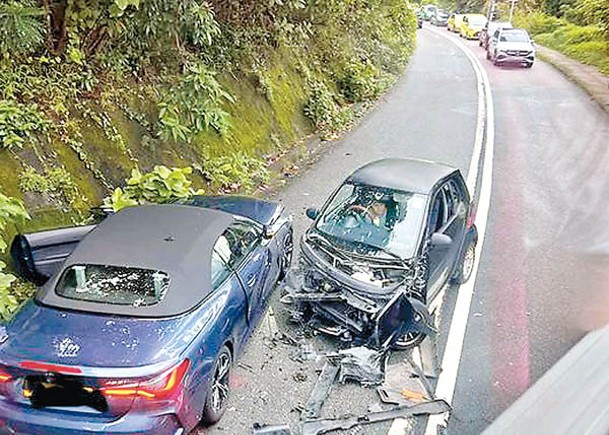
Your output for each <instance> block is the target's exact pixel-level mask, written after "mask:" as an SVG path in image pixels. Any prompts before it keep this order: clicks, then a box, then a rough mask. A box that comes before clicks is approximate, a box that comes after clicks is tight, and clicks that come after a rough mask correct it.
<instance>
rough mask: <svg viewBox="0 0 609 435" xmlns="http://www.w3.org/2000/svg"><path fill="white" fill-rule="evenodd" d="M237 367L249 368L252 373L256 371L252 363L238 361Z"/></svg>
mask: <svg viewBox="0 0 609 435" xmlns="http://www.w3.org/2000/svg"><path fill="white" fill-rule="evenodd" d="M237 367H241V368H242V369H244V370H247V371H248V372H250V373H254V368H253V367H252V366H251V365H249V364H246V363H244V362H238V363H237Z"/></svg>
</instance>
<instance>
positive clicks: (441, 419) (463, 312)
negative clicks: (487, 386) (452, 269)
mask: <svg viewBox="0 0 609 435" xmlns="http://www.w3.org/2000/svg"><path fill="white" fill-rule="evenodd" d="M428 30H429V31H431V32H432V33H435V34H437V35H440V36H442V37H444V38H446V39H447V40H449V41H450V42H452V43H453V44H454V45H455V46H456V47H457V48H459V49H460V50H461V51H462V52H463V53H464V54H465V55H466V57H467V58H468V59H469V61H470V63H471V65H472V67H473V69H474V71H475V72H476V77H477V78H479V80H481V83H480V82H479V85H481V86H482V89H483V94H484V97H485V99H484V101H485V110H486V120H485V121H486V122H485V127H486V130H485V131H486V141H485V142H486V143H485V152H484V161H483V165H482V180H481V183H480V196H479V201H478V210H477V216H476V225H477V227H478V232H479V235H478V245H477V247H476V250H477V251H478V252H477V254H478V255H476V261H475V263H474V269H473V272H472V276H471V278H470V280H469V281H468V282H467V283H465V284H463V285H462V286H461V287H460V288H459V293H458V295H457V302H456V304H455V309H454V312H453V316H452V319H451V324H450V329H449V332H448V338H447V342H446V347H445V349H444V355H443V357H442V365H441V367H442V371H441V373H440V376H439V377H438V383H437V385H436V392H435V394H436V396H437V397H438V398H442V399H444V400H446V401H447V402H448V403H449V404H451V405H452V401H453V398H454V393H455V388H456V384H457V377H458V372H459V367H460V364H461V357H462V353H463V345H464V342H465V333H466V330H467V323H468V320H469V311H470V307H471V302H472V299H473V294H474V286H475V282H476V279H477V277H478V268H479V265H480V259H481V257H482V256H481V253H482V248H483V245H484V239H485V233H486V225H487V222H488V215H489V209H490V203H491V190H492V181H493V157H494V142H495V124H494V123H495V116H494V106H493V96H492V91H491V87H490V82H489V78H488V74H487V72H486V70H485V69H484V67H483V66H482V64H481V63H480V61H479V60H478V59H477V58H476V57H475V55H474V54H473V53H472V51H471V50H470V49H469V48H468V47H466V46H465V45H464V44H463V43H461V42H460V41H458V40H456V39H455V38H452V37H449V36H447V35H444V34H442V33H441V32H438V31H435V30H431V29H428ZM479 89H480V88H479ZM472 164H473V162H472ZM478 167H479V161H478V166H477V168H478ZM470 170H471V166H470ZM476 172H477V170H476ZM469 181H470V174H469V173H468V182H469ZM476 181H477V179H476ZM474 186H475V185H474ZM448 417H449V415H446V414H445V415H434V416H431V417H430V418H429V419H428V420H427V425H426V428H425V435H437V434H438V432H439V429H440V428H441V427H444V428H445V427H446V426H447V424H448Z"/></svg>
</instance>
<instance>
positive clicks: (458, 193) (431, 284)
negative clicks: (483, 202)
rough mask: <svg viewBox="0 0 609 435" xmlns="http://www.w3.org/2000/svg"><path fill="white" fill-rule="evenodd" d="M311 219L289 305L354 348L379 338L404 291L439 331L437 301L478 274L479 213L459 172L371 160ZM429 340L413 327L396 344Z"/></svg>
mask: <svg viewBox="0 0 609 435" xmlns="http://www.w3.org/2000/svg"><path fill="white" fill-rule="evenodd" d="M307 216H308V217H310V218H311V219H313V220H314V224H313V225H312V226H311V227H310V228H309V229H308V230H307V231H306V232H305V234H304V236H303V237H302V240H301V245H300V246H301V255H300V264H299V267H298V269H295V270H294V271H292V272H291V273H290V275H289V279H288V280H287V284H286V286H285V287H284V292H285V294H284V296H283V299H282V300H283V301H284V302H285V303H288V304H291V308H290V313H291V316H292V319H293V320H295V321H297V322H302V323H306V324H308V325H309V326H312V327H313V328H315V329H317V330H319V331H321V332H324V333H327V334H331V335H334V336H337V337H340V338H341V339H342V340H343V341H345V342H347V343H351V342H355V343H368V342H369V341H370V340H371V337H372V338H373V336H374V331H375V330H376V329H377V327H378V322H379V318H381V317H382V315H383V313H384V312H386V310H387V308H386V306H387V304H389V303H392V301H393V300H394V299H395V298H394V296H395V295H396V293H403V294H405V295H406V296H407V297H408V300H409V301H410V303H411V305H412V308H413V309H414V313H415V316H417V317H418V318H417V319H414V324H417V323H419V324H423V325H427V326H428V327H429V328H431V325H432V321H431V316H430V313H429V310H428V308H427V306H428V304H429V303H431V301H433V299H434V297H435V296H436V295H438V293H439V292H440V290H441V289H442V287H444V285H445V284H446V283H447V282H449V281H450V282H453V283H463V282H465V281H467V280H468V279H469V277H470V275H471V273H472V269H473V264H474V256H475V247H476V242H477V232H476V227H475V225H474V223H473V216H474V206H473V204H472V202H471V200H470V196H469V193H468V189H467V186H466V184H465V181H464V179H463V176H462V175H461V172H460V171H459V170H458V169H455V168H452V167H449V166H445V165H442V164H438V163H433V162H428V161H422V160H411V159H384V160H379V161H376V162H373V163H369V164H367V165H365V166H363V167H362V168H360V169H358V170H357V171H355V172H354V173H353V174H352V175H351V176H349V177H348V178H347V179H346V180H345V181H344V183H343V184H342V185H341V186H340V187H339V188H338V189H337V190H336V191H335V192H334V193H333V194H332V195H331V197H330V199H329V200H328V201H327V202H326V204H325V205H324V206H323V208H322V209H321V211H318V210H317V209H314V208H310V209H308V210H307ZM407 312H408V311H404V313H407ZM409 320H411V319H406V318H405V319H403V321H405V322H406V321H409ZM425 335H426V334H425V331H424V330H421V328H419V330H418V331H417V330H416V328H411V330H409V332H407V333H406V334H405V335H404V336H403V338H401V339H400V340H398V341H397V343H396V345H395V347H397V348H402V349H404V348H408V347H412V346H414V345H417V344H419V343H420V342H421V341H422V340H423V339H424V337H425Z"/></svg>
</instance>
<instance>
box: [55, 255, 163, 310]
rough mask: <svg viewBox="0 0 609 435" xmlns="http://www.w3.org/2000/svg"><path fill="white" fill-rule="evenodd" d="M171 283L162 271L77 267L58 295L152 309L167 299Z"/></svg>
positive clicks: (59, 286)
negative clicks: (151, 307) (150, 307)
mask: <svg viewBox="0 0 609 435" xmlns="http://www.w3.org/2000/svg"><path fill="white" fill-rule="evenodd" d="M169 281H170V279H169V275H167V274H166V273H165V272H162V271H159V270H150V269H140V268H135V267H122V266H104V265H93V264H86V265H73V266H70V267H69V268H68V269H66V270H65V271H64V272H63V274H62V276H61V278H60V279H59V281H58V283H57V286H56V287H55V293H57V295H59V296H61V297H64V298H68V299H75V300H79V301H86V302H96V303H102V304H113V305H131V306H134V307H137V306H150V305H155V304H157V303H159V302H160V301H161V300H162V299H163V298H164V297H165V294H166V292H167V288H168V287H169Z"/></svg>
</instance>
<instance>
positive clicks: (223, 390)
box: [201, 346, 233, 426]
mask: <svg viewBox="0 0 609 435" xmlns="http://www.w3.org/2000/svg"><path fill="white" fill-rule="evenodd" d="M232 364H233V356H232V354H231V352H230V350H229V349H228V347H226V346H222V348H221V349H220V352H219V353H218V355H217V356H216V361H215V362H214V369H213V370H214V372H213V376H212V381H211V382H212V383H211V385H210V387H209V392H208V393H207V400H206V401H205V406H204V408H203V416H202V417H201V423H203V424H204V425H206V426H210V425H212V424H215V423H217V422H218V421H220V419H221V418H222V415H224V411H226V407H227V405H228V398H229V396H230V387H229V384H228V379H229V375H230V369H231V366H232Z"/></svg>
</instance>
